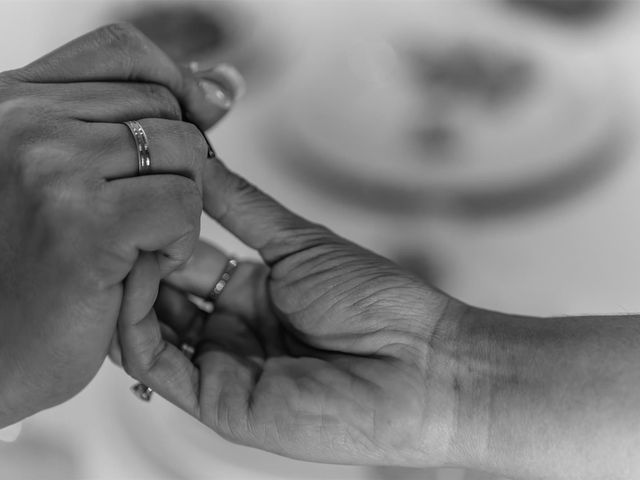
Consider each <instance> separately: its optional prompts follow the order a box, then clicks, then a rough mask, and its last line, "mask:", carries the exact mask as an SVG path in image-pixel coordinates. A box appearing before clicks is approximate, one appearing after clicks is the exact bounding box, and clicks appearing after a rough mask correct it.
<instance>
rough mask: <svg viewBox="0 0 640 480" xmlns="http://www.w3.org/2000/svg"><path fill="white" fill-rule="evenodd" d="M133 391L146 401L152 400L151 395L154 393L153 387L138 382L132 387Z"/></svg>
mask: <svg viewBox="0 0 640 480" xmlns="http://www.w3.org/2000/svg"><path fill="white" fill-rule="evenodd" d="M131 391H132V392H133V393H134V395H135V396H136V397H138V398H139V399H140V400H143V401H145V402H148V401H149V400H151V395H153V390H151V387H147V386H146V385H145V384H144V383H136V384H135V385H134V386H133V387H131Z"/></svg>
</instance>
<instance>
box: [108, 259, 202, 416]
mask: <svg viewBox="0 0 640 480" xmlns="http://www.w3.org/2000/svg"><path fill="white" fill-rule="evenodd" d="M160 274H161V272H160V269H159V266H158V264H157V262H156V260H155V258H154V256H153V255H151V254H148V253H143V254H141V255H140V257H139V258H138V261H137V262H136V263H135V265H134V267H133V269H132V270H131V272H130V274H129V275H128V277H127V280H126V282H125V289H124V295H123V300H122V308H121V312H120V317H119V318H118V337H119V340H120V346H121V349H122V364H123V366H124V368H125V371H126V372H127V373H129V374H130V375H131V376H133V377H134V378H136V379H137V380H139V381H141V382H143V383H144V384H145V385H148V386H149V387H151V388H152V389H153V390H155V391H156V392H158V393H159V394H160V395H162V396H163V397H165V398H167V399H168V400H169V401H171V402H173V403H174V404H176V405H178V406H180V407H182V408H183V409H185V410H186V411H187V412H189V413H191V414H192V415H197V410H198V402H197V397H196V392H197V391H198V383H199V374H198V370H197V369H196V368H195V367H194V365H193V364H192V363H191V362H190V361H189V360H188V359H187V358H186V357H185V356H184V355H183V354H182V352H181V351H180V350H179V349H178V348H177V347H175V346H174V345H172V344H171V343H169V342H167V341H166V340H165V339H164V338H163V336H162V331H161V327H160V324H159V323H158V320H157V318H156V315H155V312H154V310H153V303H154V300H155V296H154V295H152V293H153V292H154V290H155V292H157V288H158V285H159V282H160Z"/></svg>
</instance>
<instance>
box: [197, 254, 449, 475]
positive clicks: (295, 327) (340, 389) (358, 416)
mask: <svg viewBox="0 0 640 480" xmlns="http://www.w3.org/2000/svg"><path fill="white" fill-rule="evenodd" d="M321 265H322V266H323V268H322V269H320V266H321ZM241 268H242V269H243V270H242V271H241V272H239V274H240V275H241V276H244V278H243V282H242V285H243V287H242V289H240V290H238V289H235V290H234V292H233V293H235V294H232V291H231V290H229V291H228V293H226V295H227V296H225V298H224V302H221V305H220V308H219V309H218V310H217V312H216V313H214V314H213V315H212V316H211V317H210V318H209V319H208V320H207V322H206V324H205V327H204V328H203V329H202V332H201V336H200V338H199V345H200V348H199V352H198V355H197V357H196V358H195V359H194V361H195V363H196V364H197V365H198V367H199V368H200V385H199V387H198V388H199V401H200V408H199V410H200V412H201V419H202V420H203V422H205V423H206V424H208V425H210V426H211V427H213V428H215V429H216V430H218V431H222V432H225V431H229V432H235V435H237V432H240V431H243V432H244V438H243V441H244V442H245V443H249V444H255V445H269V446H270V448H271V449H272V450H274V451H276V452H282V453H284V452H287V453H288V454H289V455H292V454H293V455H294V456H297V457H299V458H308V459H315V460H318V459H320V460H327V461H329V460H331V461H340V460H343V461H345V462H346V461H349V459H353V456H354V454H356V455H358V457H359V458H360V459H361V460H362V461H366V462H383V463H388V462H389V461H390V457H389V455H390V454H391V450H392V448H391V447H392V446H393V449H400V450H401V449H402V448H403V446H404V445H409V444H415V441H416V438H418V437H419V436H420V434H421V428H422V427H423V425H421V424H420V422H415V419H416V418H419V417H420V415H421V412H424V411H425V405H423V402H424V399H426V398H427V393H428V392H426V390H425V389H426V383H425V375H426V372H425V371H424V367H425V366H426V363H427V362H426V360H427V359H426V357H427V356H428V352H426V351H420V350H424V348H421V349H419V348H418V347H417V346H418V345H419V344H421V345H428V342H426V341H425V339H426V338H427V337H428V336H429V335H431V330H432V327H431V326H432V325H433V324H434V321H433V319H429V318H427V316H428V314H429V312H428V311H426V310H421V311H413V312H412V311H408V310H407V305H414V308H415V305H426V303H425V302H426V300H427V299H425V298H424V296H425V294H424V291H425V290H424V286H423V285H421V284H420V283H419V281H418V280H416V279H414V278H413V277H411V276H409V275H407V274H405V273H403V272H402V271H400V270H399V269H398V268H397V267H396V266H395V265H393V264H391V263H390V262H387V261H386V260H384V259H381V258H380V257H377V256H375V255H373V254H371V253H370V252H367V251H365V250H363V249H360V248H358V247H356V246H354V245H352V244H350V243H348V242H344V243H342V242H340V243H334V244H332V245H329V246H326V247H323V248H318V249H314V250H312V251H306V252H300V253H298V254H297V255H294V256H290V257H287V259H286V260H285V261H283V262H279V263H277V264H275V265H274V266H273V267H272V268H271V270H267V269H266V267H264V266H261V265H258V264H241ZM318 272H320V273H318ZM249 299H250V301H247V300H249ZM435 313H437V312H435ZM411 317H413V321H412V322H407V321H406V319H407V318H411ZM400 319H404V321H402V322H400V321H399V320H400ZM238 365H240V366H242V368H241V371H242V372H243V373H244V375H245V376H244V378H240V379H239V378H238V377H237V373H238V368H237V367H238ZM225 368H227V369H228V372H229V377H228V378H226V381H225V383H224V385H222V388H225V389H226V392H225V395H224V396H223V398H224V399H225V401H224V404H222V405H221V404H220V402H219V401H218V400H217V399H218V398H220V395H219V394H220V392H219V390H218V389H220V388H221V383H220V379H221V378H224V375H225V374H224V372H223V369H225ZM239 380H240V382H239ZM417 389H421V391H416V390H417ZM398 410H400V411H403V412H404V413H405V416H404V417H403V418H405V419H406V422H404V423H402V422H401V423H397V422H396V423H390V422H388V421H387V419H390V418H396V419H397V418H398V415H397V412H398ZM221 412H224V413H221ZM385 413H386V415H387V418H385ZM358 445H359V446H362V445H367V446H368V448H366V449H361V447H358V448H360V449H361V450H362V451H359V452H354V451H353V449H354V448H356V446H358ZM395 453H396V452H394V454H395ZM395 456H396V457H397V455H395Z"/></svg>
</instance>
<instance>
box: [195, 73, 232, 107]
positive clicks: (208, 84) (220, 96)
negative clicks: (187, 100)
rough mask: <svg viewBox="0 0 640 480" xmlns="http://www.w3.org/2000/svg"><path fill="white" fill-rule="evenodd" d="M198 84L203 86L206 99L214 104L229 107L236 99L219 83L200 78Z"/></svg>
mask: <svg viewBox="0 0 640 480" xmlns="http://www.w3.org/2000/svg"><path fill="white" fill-rule="evenodd" d="M198 85H200V88H202V91H203V92H204V95H205V97H206V99H207V100H208V101H209V102H210V103H212V104H213V105H216V106H218V107H222V108H224V109H229V108H231V105H233V100H234V99H233V97H232V96H231V94H230V93H229V92H227V91H226V89H224V88H223V87H221V86H220V85H218V84H217V83H215V82H213V81H211V80H207V79H204V78H201V79H200V80H198Z"/></svg>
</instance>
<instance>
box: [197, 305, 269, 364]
mask: <svg viewBox="0 0 640 480" xmlns="http://www.w3.org/2000/svg"><path fill="white" fill-rule="evenodd" d="M212 349H214V350H218V349H224V350H227V351H228V352H232V353H235V354H236V355H242V356H246V357H249V358H252V359H253V360H254V361H262V360H264V358H265V355H266V351H265V349H264V348H263V346H262V342H261V338H260V334H259V332H258V331H256V329H254V328H253V327H252V325H251V323H250V322H247V321H245V320H244V319H243V318H242V317H241V316H239V315H237V314H232V313H227V312H219V313H218V312H214V313H213V315H211V316H210V317H209V318H208V319H207V322H206V323H205V325H204V328H203V330H202V333H201V342H200V344H199V345H198V350H197V353H198V355H201V354H203V353H204V352H207V351H209V350H212Z"/></svg>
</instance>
